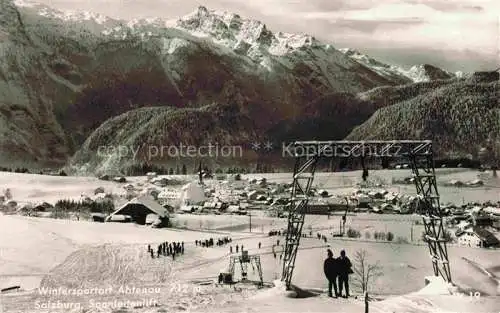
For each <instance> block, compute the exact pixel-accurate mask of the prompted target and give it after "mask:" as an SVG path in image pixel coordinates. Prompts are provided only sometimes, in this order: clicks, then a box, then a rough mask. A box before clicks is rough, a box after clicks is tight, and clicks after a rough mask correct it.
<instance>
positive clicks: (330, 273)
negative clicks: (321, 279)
mask: <svg viewBox="0 0 500 313" xmlns="http://www.w3.org/2000/svg"><path fill="white" fill-rule="evenodd" d="M326 252H327V255H328V257H327V258H326V260H325V262H324V263H323V271H324V272H325V276H326V279H327V280H328V296H329V297H333V294H332V286H333V290H334V291H335V298H337V297H338V296H339V292H338V291H337V282H336V280H337V275H338V270H339V268H338V267H339V265H338V261H337V259H335V258H334V257H333V252H332V250H330V249H328V250H326Z"/></svg>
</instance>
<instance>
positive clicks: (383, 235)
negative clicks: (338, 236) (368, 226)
mask: <svg viewBox="0 0 500 313" xmlns="http://www.w3.org/2000/svg"><path fill="white" fill-rule="evenodd" d="M346 234H347V237H349V238H361V232H359V231H358V230H355V229H352V228H349V229H348V230H347V232H346ZM365 238H366V239H371V238H372V234H371V233H370V232H365ZM373 239H375V240H382V241H393V240H394V234H393V233H392V232H390V231H388V232H377V231H376V232H374V233H373Z"/></svg>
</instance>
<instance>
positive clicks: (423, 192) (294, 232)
mask: <svg viewBox="0 0 500 313" xmlns="http://www.w3.org/2000/svg"><path fill="white" fill-rule="evenodd" d="M286 149H287V150H286V151H284V153H285V152H288V153H289V154H290V156H291V157H294V158H295V167H294V171H293V184H292V194H291V201H290V205H289V207H288V227H287V232H286V239H285V253H284V257H283V271H282V276H281V279H282V280H283V281H285V283H286V286H287V288H290V286H291V281H292V275H293V270H294V268H295V259H296V258H297V252H298V247H299V244H300V238H301V237H302V227H303V226H304V219H305V214H306V213H307V205H308V200H309V196H310V192H311V188H312V183H313V180H314V173H315V170H316V165H317V163H318V160H319V159H321V158H352V157H393V158H402V157H404V158H407V159H408V160H409V162H410V164H411V170H412V172H413V177H414V181H415V186H416V189H417V194H418V195H419V196H420V198H421V200H422V201H423V206H424V213H423V215H422V217H423V222H424V227H425V238H426V242H427V245H428V247H429V252H430V254H431V258H432V265H433V269H434V275H435V276H439V275H441V276H442V277H443V278H444V279H445V280H446V281H447V282H451V271H450V265H449V261H448V251H447V248H446V239H445V238H444V234H445V230H444V223H443V216H442V211H441V208H440V205H439V193H438V190H437V184H436V176H435V170H434V160H433V152H432V141H430V140H424V141H413V140H393V141H299V142H294V143H293V144H290V145H289V146H287V147H286Z"/></svg>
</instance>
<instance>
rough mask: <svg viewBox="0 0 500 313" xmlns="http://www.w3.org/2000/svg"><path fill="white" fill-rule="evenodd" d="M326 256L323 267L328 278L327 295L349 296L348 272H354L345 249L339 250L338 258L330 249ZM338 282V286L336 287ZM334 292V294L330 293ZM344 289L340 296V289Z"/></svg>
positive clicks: (336, 296)
mask: <svg viewBox="0 0 500 313" xmlns="http://www.w3.org/2000/svg"><path fill="white" fill-rule="evenodd" d="M327 255H328V257H327V258H326V260H325V262H324V265H323V269H324V272H325V276H326V279H327V280H328V296H330V297H335V298H338V297H343V298H348V297H349V274H352V273H354V271H353V270H352V263H351V260H349V258H348V257H347V256H346V254H345V251H344V250H342V251H340V256H339V257H338V258H334V257H333V252H332V250H330V249H328V250H327ZM337 282H338V288H337ZM332 286H333V291H334V292H335V296H334V295H333V293H332ZM343 290H345V295H344V296H342V291H343Z"/></svg>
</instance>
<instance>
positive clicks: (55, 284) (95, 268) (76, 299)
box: [3, 245, 247, 313]
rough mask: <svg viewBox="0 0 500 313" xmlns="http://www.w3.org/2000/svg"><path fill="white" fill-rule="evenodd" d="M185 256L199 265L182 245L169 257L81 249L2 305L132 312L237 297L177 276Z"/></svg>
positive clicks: (137, 250) (136, 249) (139, 248)
mask: <svg viewBox="0 0 500 313" xmlns="http://www.w3.org/2000/svg"><path fill="white" fill-rule="evenodd" d="M190 248H191V247H190ZM186 260H193V262H190V263H192V265H193V264H194V266H203V262H200V261H202V259H201V258H200V256H199V255H197V253H196V250H194V251H193V250H191V251H189V250H188V251H186V254H184V255H180V256H177V257H176V260H175V261H172V257H166V256H163V257H160V258H154V259H153V258H151V256H150V255H149V254H148V253H147V250H146V246H145V245H101V246H97V247H86V248H82V249H79V250H77V251H75V252H73V253H72V254H71V255H70V256H69V257H68V258H67V259H66V260H65V261H64V262H63V263H62V264H60V265H58V266H57V267H55V268H54V269H53V270H52V271H51V272H50V273H49V274H48V275H47V276H46V277H44V278H43V280H42V282H41V286H40V288H38V289H37V290H35V291H34V292H32V293H28V294H25V295H16V294H11V295H8V296H4V297H3V303H4V309H8V310H7V311H6V312H23V313H27V312H35V311H40V310H41V309H42V310H43V309H48V310H49V312H70V313H73V312H86V313H89V312H108V313H109V312H116V309H119V308H120V306H124V307H126V308H128V309H134V307H135V309H134V310H133V312H137V311H139V312H149V310H153V312H157V310H158V309H159V308H163V309H165V310H166V311H168V312H176V311H185V310H188V309H196V308H200V309H201V308H202V307H205V306H207V305H213V304H216V303H218V304H223V303H225V301H228V300H230V299H231V298H232V297H233V296H237V297H240V298H241V292H238V291H236V290H232V289H226V288H217V287H214V286H212V285H206V286H201V285H197V284H191V283H188V282H185V281H184V280H181V279H177V278H176V277H181V276H182V273H179V275H175V274H174V272H175V271H179V270H182V265H186V262H185V261H186ZM215 261H219V258H216V259H215ZM204 262H210V260H205V261H204ZM173 264H175V266H172V265H173ZM192 265H191V266H192ZM188 267H190V266H189V265H188ZM176 268H177V269H176ZM245 292H247V291H245ZM127 301H128V302H127ZM106 304H107V306H108V307H105V306H106ZM155 308H156V309H155ZM89 310H90V311H89ZM120 312H129V311H127V310H124V311H120ZM130 312H132V311H130Z"/></svg>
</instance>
